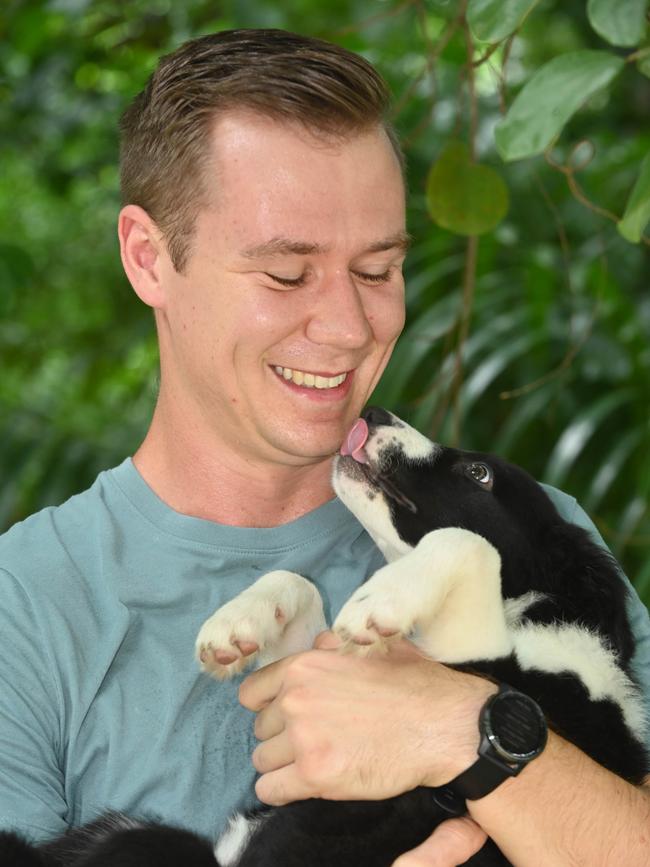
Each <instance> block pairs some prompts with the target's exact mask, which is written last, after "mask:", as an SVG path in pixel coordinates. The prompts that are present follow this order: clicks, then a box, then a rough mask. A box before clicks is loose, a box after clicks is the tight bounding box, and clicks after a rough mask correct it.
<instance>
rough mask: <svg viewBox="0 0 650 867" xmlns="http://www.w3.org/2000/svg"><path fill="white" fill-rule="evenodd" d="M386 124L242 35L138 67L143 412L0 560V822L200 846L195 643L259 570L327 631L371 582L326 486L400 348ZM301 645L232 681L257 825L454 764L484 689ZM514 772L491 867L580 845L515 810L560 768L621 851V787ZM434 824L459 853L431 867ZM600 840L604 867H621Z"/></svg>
mask: <svg viewBox="0 0 650 867" xmlns="http://www.w3.org/2000/svg"><path fill="white" fill-rule="evenodd" d="M386 105H387V99H386V91H385V87H384V85H383V84H382V82H381V80H380V79H379V78H378V76H377V74H376V73H375V71H374V70H373V69H372V68H371V67H370V66H369V65H368V64H367V63H365V61H363V60H362V59H361V58H358V57H356V56H355V55H351V54H349V53H348V52H345V51H343V50H341V49H339V48H337V47H335V46H331V45H328V44H327V43H322V42H319V41H317V40H310V39H305V38H303V37H297V36H294V35H291V34H287V33H283V32H280V31H243V32H232V33H222V34H217V35H215V36H209V37H204V38H202V39H199V40H195V41H193V42H190V43H188V44H187V45H185V46H183V47H181V48H180V49H179V50H178V51H177V52H175V53H174V54H173V55H170V56H169V57H168V58H165V59H163V61H162V62H161V64H160V66H159V67H158V69H157V70H156V72H155V73H154V75H153V76H152V79H151V81H150V82H149V84H148V86H147V88H146V89H145V91H144V92H143V93H142V94H140V95H139V96H138V97H137V98H136V100H135V101H134V103H133V105H132V106H131V107H130V109H129V110H128V111H127V112H126V114H125V116H124V118H123V122H122V132H123V144H122V188H123V195H124V201H125V207H124V208H123V210H122V212H121V214H120V221H119V236H120V246H121V253H122V261H123V263H124V267H125V270H126V273H127V275H128V277H129V280H130V281H131V283H132V285H133V287H134V289H135V291H136V293H137V294H138V296H139V297H140V298H141V299H142V300H143V301H144V302H145V303H146V304H148V305H150V306H151V307H152V308H153V310H154V313H155V318H156V326H157V330H158V336H159V343H160V361H161V381H160V393H159V398H158V402H157V406H156V409H155V412H154V416H153V419H152V423H151V427H150V430H149V432H148V433H147V436H146V438H145V440H144V442H143V444H142V446H141V447H140V449H139V450H138V451H137V452H136V454H135V455H134V457H133V460H132V461H131V460H127V461H125V462H124V463H123V464H122V465H121V466H120V467H117V468H116V469H114V470H111V471H109V472H107V473H103V474H101V475H100V477H99V478H98V480H97V482H96V483H95V485H94V486H93V488H91V489H90V491H88V492H86V493H85V494H82V495H80V496H79V497H76V498H73V499H72V500H71V501H69V502H68V503H67V504H64V505H63V506H62V507H59V508H58V509H50V510H46V511H45V512H42V513H40V514H39V515H37V516H34V517H33V518H32V519H30V520H28V521H26V522H24V523H23V524H22V525H19V526H17V527H15V528H14V529H13V530H12V531H10V532H9V533H8V534H6V536H5V537H4V538H3V540H2V541H1V542H0V566H1V567H2V570H3V571H2V572H1V573H0V575H2V586H1V588H0V589H1V591H2V594H3V606H4V611H3V615H2V616H3V619H4V620H3V623H2V624H1V628H2V634H3V636H4V638H5V642H6V644H5V646H6V647H8V648H11V653H10V654H5V655H4V657H3V659H2V661H1V662H0V767H1V768H2V771H3V774H2V778H1V779H0V816H1V817H2V824H3V825H4V826H5V827H17V828H19V829H20V830H23V831H27V832H29V833H31V834H32V835H33V836H35V837H38V838H44V837H47V836H50V835H52V834H55V833H58V832H60V831H62V830H63V829H64V828H65V827H66V826H67V825H69V824H75V825H76V824H81V823H83V822H85V821H87V820H88V819H91V818H93V817H94V816H95V815H96V814H97V812H99V811H101V810H103V809H105V808H106V807H108V806H112V807H115V808H119V809H121V810H124V811H125V812H127V813H136V814H143V813H145V814H150V813H156V814H158V815H159V816H161V817H162V818H164V819H166V820H168V821H175V822H179V823H181V824H184V825H186V826H187V827H190V828H192V829H195V830H198V831H200V832H202V833H204V834H210V835H214V834H216V833H218V831H219V830H220V829H221V828H222V827H223V823H224V821H225V819H226V818H227V816H228V815H229V814H230V813H231V812H232V811H233V810H234V809H235V807H237V806H241V804H242V803H244V802H249V803H250V802H251V800H252V790H253V784H254V776H255V772H254V769H253V768H252V767H251V764H250V754H251V753H252V752H253V749H254V747H255V741H254V737H253V730H252V728H253V726H252V723H253V719H252V716H251V714H250V712H249V711H246V710H245V709H244V708H242V706H241V705H240V704H239V701H238V688H237V684H216V683H214V682H212V681H210V680H209V679H208V678H206V677H205V676H202V675H200V674H199V672H198V669H197V667H196V665H195V664H194V663H193V661H192V658H191V656H192V649H193V642H194V637H195V635H196V632H197V631H198V628H199V626H200V625H201V623H202V622H203V620H204V619H205V617H206V616H207V614H209V613H211V612H212V611H214V609H215V608H217V607H218V606H219V605H220V604H223V603H224V602H225V601H227V600H228V599H230V598H232V597H233V596H235V595H236V594H237V593H238V592H239V591H240V590H241V589H243V588H244V587H245V586H247V585H248V584H250V583H251V582H252V581H253V580H254V579H255V578H257V577H259V575H261V574H263V573H264V572H266V571H269V570H270V569H274V568H289V569H292V570H295V571H297V572H300V573H303V574H305V575H308V576H309V577H310V578H312V579H313V580H314V582H315V583H316V584H317V585H318V587H319V589H320V590H321V592H322V594H323V596H324V598H325V602H326V608H327V614H328V615H329V616H330V617H332V616H333V615H335V614H336V612H337V611H338V608H339V607H340V606H341V604H342V602H343V601H344V600H345V598H346V597H347V596H348V595H349V594H350V592H351V591H352V589H353V588H354V587H355V586H357V585H358V584H359V583H360V581H362V580H363V579H364V578H365V577H366V576H367V575H368V574H370V573H371V572H372V571H374V569H375V568H376V567H377V566H378V565H379V563H380V557H379V555H378V553H377V552H376V551H375V549H374V547H373V546H372V544H371V543H370V540H369V539H368V537H367V535H366V534H365V533H364V532H363V531H362V530H361V528H360V526H359V525H358V524H356V523H355V522H354V520H352V519H351V517H350V516H349V514H348V513H347V512H346V510H345V509H344V508H343V506H342V505H341V504H340V503H338V502H337V501H334V500H332V492H331V488H330V482H329V475H330V461H331V456H332V454H334V453H335V452H336V451H337V449H338V447H339V445H340V443H341V441H342V440H343V437H344V434H345V433H346V431H347V430H348V429H349V427H350V426H351V424H352V423H353V421H354V420H355V419H356V418H357V416H358V414H359V412H360V410H361V408H362V406H363V404H364V403H365V402H366V400H367V399H368V397H369V395H370V393H371V391H372V389H373V387H374V385H375V384H376V382H377V380H378V378H379V376H380V375H381V373H382V371H383V369H384V367H385V365H386V363H387V361H388V358H389V356H390V353H391V350H392V348H393V346H394V344H395V341H396V339H397V337H398V335H399V333H400V331H401V329H402V326H403V317H404V305H403V280H402V275H401V265H402V262H403V259H404V256H405V252H406V246H407V241H408V238H407V235H406V231H405V224H404V185H403V180H402V172H401V164H400V155H399V150H398V148H397V145H396V143H395V138H394V135H393V133H392V131H391V130H390V127H389V126H388V125H387V124H386V122H385V119H384V117H385V112H386ZM558 498H559V502H560V505H561V507H562V508H563V509H564V510H565V514H567V515H568V516H569V517H570V512H571V510H572V509H574V508H575V505H574V503H573V501H571V500H569V498H564V499H563V498H562V496H561V495H559V494H558ZM567 510H568V511H567ZM639 607H640V603H638V601H637V611H638V610H639ZM640 623H641V626H640V627H639V629H640V634H644V635H647V632H648V627H647V623H646V622H645V621H641V620H640ZM644 629H645V633H644V632H643V630H644ZM320 642H321V649H317V650H314V651H311V652H308V653H305V654H300V655H298V656H297V657H294V658H292V659H291V660H288V661H281V662H280V663H277V664H276V665H274V666H271V667H269V668H268V669H266V670H264V671H260V672H257V673H255V674H254V675H252V676H251V677H250V678H249V679H247V680H246V681H245V683H244V684H243V686H242V691H241V698H242V701H243V703H244V704H245V705H246V706H247V707H248V708H249V709H250V710H252V711H255V712H257V711H259V713H258V715H257V720H256V722H255V726H256V731H257V735H258V736H259V738H260V739H261V740H262V741H263V743H262V744H261V745H260V746H259V747H258V748H257V749H256V750H255V757H254V761H255V765H256V767H257V769H258V770H259V771H261V772H262V774H263V776H262V777H261V778H260V780H259V781H258V783H257V792H258V794H259V796H260V797H261V798H262V799H263V800H267V801H268V802H270V803H279V802H283V801H285V800H289V799H292V798H295V797H305V796H307V795H309V794H322V795H324V796H326V797H335V798H347V797H370V798H374V797H383V796H385V795H387V794H389V792H390V793H393V792H396V791H402V790H404V789H405V788H408V787H410V786H412V785H416V784H417V783H419V782H424V783H430V784H436V783H438V782H444V781H445V775H451V774H452V773H453V772H455V771H457V770H458V769H462V767H463V765H464V764H467V763H469V762H470V761H471V760H472V758H473V756H474V754H475V750H476V742H477V728H476V719H477V713H478V710H479V708H480V706H481V704H482V703H483V701H484V700H485V697H486V696H487V694H488V693H489V692H490V691H491V690H492V689H493V687H492V686H491V685H490V684H487V683H486V682H485V681H483V680H481V679H478V678H472V677H470V676H467V675H460V674H457V673H456V672H452V671H450V670H449V669H446V668H444V667H443V666H440V665H437V664H436V663H433V662H431V661H429V660H424V659H422V658H421V657H420V656H419V655H418V654H417V653H415V652H414V650H413V649H412V648H411V646H410V645H408V644H407V643H406V642H404V643H402V644H401V645H400V646H398V647H397V648H396V649H395V651H394V652H392V653H391V654H390V655H389V656H387V657H386V658H382V659H370V660H365V661H361V660H354V659H351V658H346V657H343V656H340V655H339V654H336V653H332V652H331V651H330V650H329V649H327V648H328V647H329V646H331V644H332V642H333V639H332V637H331V636H329V635H325V636H323V637H322V638H321V640H320ZM646 645H647V639H646ZM646 645H644V647H645V648H646V649H645V651H644V652H646V654H647V646H646ZM645 658H646V659H647V658H648V657H647V656H646V657H645ZM397 708H399V712H396V709H397ZM332 732H336V738H337V741H336V745H334V744H333V741H332V739H331V738H332ZM565 762H566V764H565ZM537 764H538V768H536V769H534V768H533V766H531V768H530V769H527V771H526V773H524V774H522V775H521V780H517V781H515V783H514V784H513V786H509V785H507V784H504V785H503V786H501V787H500V788H499V790H498V791H496V792H495V793H493V794H491V795H490V796H488V797H487V798H485V799H482V801H480V802H476V805H475V806H474V807H473V808H472V815H473V816H474V817H475V818H476V819H477V820H478V822H479V823H480V824H481V825H482V826H483V827H484V828H485V829H486V830H487V831H488V832H489V833H490V834H493V835H494V836H495V838H496V839H497V841H498V842H499V844H500V845H502V846H503V848H504V850H505V851H506V852H510V851H512V852H513V853H514V854H513V858H515V856H516V858H519V860H517V863H522V864H525V863H531V860H530V859H531V856H530V853H529V852H528V851H527V849H526V845H527V844H529V843H531V842H535V844H539V845H542V843H541V842H540V841H538V840H537V837H536V836H534V835H531V834H529V835H528V836H529V840H528V841H526V840H524V841H523V842H522V841H521V840H520V837H521V832H520V829H519V830H517V829H515V830H514V831H513V829H512V827H511V826H512V825H513V823H514V824H516V823H521V824H522V826H525V825H526V824H527V823H528V822H529V821H531V817H533V818H534V820H535V821H536V822H537V820H538V819H539V835H540V836H541V835H542V834H543V833H544V834H545V832H546V831H549V834H550V838H549V839H550V840H551V844H550V845H557V846H558V851H559V850H560V848H559V843H560V842H566V844H567V845H568V846H569V849H570V850H572V851H576V852H579V851H582V848H583V847H585V846H588V845H589V842H590V841H589V839H588V838H589V835H588V834H587V835H585V834H582V833H580V832H579V829H578V830H576V829H575V828H573V831H575V839H573V838H571V839H565V838H566V835H567V833H568V832H567V831H566V829H564V830H563V831H562V840H561V841H560V840H558V836H557V834H556V835H555V836H553V834H552V833H550V829H551V826H552V821H553V816H554V815H555V818H556V819H557V813H555V814H554V813H553V810H554V805H553V804H551V805H550V806H549V805H546V803H545V804H544V806H545V809H544V810H542V809H541V805H540V803H539V793H540V792H542V793H544V795H545V797H546V793H547V792H548V790H549V782H548V780H549V778H550V779H551V781H557V782H558V784H560V783H561V785H562V790H563V791H566V792H569V793H570V792H571V791H572V786H575V785H576V779H575V778H574V772H575V771H574V769H578V770H579V771H580V779H581V780H584V781H585V782H584V783H583V785H585V786H587V787H588V788H589V789H591V788H594V794H593V796H592V795H590V798H592V801H595V802H596V803H597V806H596V807H595V812H594V815H595V816H596V818H597V819H598V818H599V817H600V814H599V812H598V809H599V805H600V800H599V798H602V799H605V798H611V797H612V793H615V794H617V793H619V792H620V793H621V794H620V798H621V802H622V805H623V806H622V807H621V810H620V811H618V812H617V813H616V814H615V816H616V817H618V818H617V821H618V822H620V825H621V827H625V823H634V825H633V827H637V826H638V824H639V822H640V817H641V815H642V813H643V810H644V809H645V808H646V806H647V804H646V802H645V801H644V800H643V797H644V796H643V794H642V793H640V790H638V791H637V790H635V789H633V787H630V786H627V785H625V784H623V783H622V782H621V781H620V780H618V779H617V778H611V779H610V777H611V775H608V774H606V772H603V771H602V769H600V768H598V766H595V765H593V763H591V762H589V760H587V759H586V758H585V757H584V756H582V755H581V754H580V753H578V752H577V751H576V750H574V749H573V748H571V747H570V746H569V745H567V744H564V743H563V742H561V741H560V740H559V739H552V740H551V742H550V744H549V749H548V750H547V751H546V754H545V755H544V756H543V757H541V758H540V759H539V760H537ZM449 778H450V776H446V779H449ZM569 798H570V796H569ZM623 807H624V808H623ZM563 809H565V807H564V805H563ZM610 813H611V808H610ZM504 815H507V816H508V821H507V822H506V821H505V819H504ZM513 817H514V819H513ZM450 829H451V831H452V833H453V832H458V831H459V829H463V830H461V833H460V834H459V835H458V837H457V838H456V839H457V840H458V842H457V844H456V843H454V844H453V845H452V847H451V850H447V854H445V847H446V846H447V843H446V842H445V834H449V830H450ZM465 831H467V832H468V835H467V836H466V835H465ZM629 836H630V835H629V834H628V835H627V837H628V838H629ZM449 839H450V835H449V836H448V837H447V841H448V840H449ZM625 839H626V838H624V840H623V843H622V844H621V845H626V846H627V848H626V849H625V857H623V858H622V859H621V860H619V861H613V862H611V863H626V864H630V865H631V864H634V863H635V861H634V858H635V857H636V850H635V849H634V846H635V845H636V843H637V842H638V841H636V838H635V839H634V840H629V845H627V843H626V842H625ZM481 841H482V832H481V831H480V830H479V829H478V828H477V826H476V825H474V824H472V823H471V822H469V821H465V823H464V824H462V825H459V824H455V825H453V824H452V825H449V826H447V827H446V828H445V826H442V830H441V831H440V832H439V833H438V834H436V835H434V837H433V838H432V840H431V841H430V843H429V844H426V845H427V847H428V848H429V850H431V848H432V847H433V851H429V853H428V854H427V853H425V852H424V851H421V852H420V853H419V854H417V853H413V854H411V855H409V856H405V857H406V858H407V859H410V862H411V863H413V864H417V863H433V864H435V863H449V864H451V863H456V861H454V859H455V858H456V859H460V860H464V859H465V858H466V857H467V854H463V853H468V854H469V852H470V851H472V850H473V849H475V848H477V847H478V846H479V845H480V843H481ZM438 844H439V845H438ZM572 847H573V848H572ZM553 851H555V850H553ZM585 851H588V850H585ZM520 855H521V858H520ZM442 857H444V858H446V859H447V860H446V861H441V860H440V858H442ZM422 859H425V860H422ZM426 859H428V860H426ZM436 859H438V860H436ZM526 859H528V860H526ZM400 861H401V862H402V863H403V864H404V865H407V864H408V863H409V861H408V860H404V859H400ZM549 863H552V857H551V858H550V859H549ZM556 863H557V861H556ZM585 863H592V864H594V863H597V859H596V860H592V861H589V860H588V859H587V860H586V861H585ZM639 863H640V862H639ZM400 867H402V864H400Z"/></svg>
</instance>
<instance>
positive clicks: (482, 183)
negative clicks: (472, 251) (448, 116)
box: [427, 140, 508, 235]
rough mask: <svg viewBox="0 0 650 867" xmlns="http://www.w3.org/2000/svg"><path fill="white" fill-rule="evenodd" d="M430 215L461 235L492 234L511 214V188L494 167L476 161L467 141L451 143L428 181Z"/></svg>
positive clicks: (435, 164) (445, 148)
mask: <svg viewBox="0 0 650 867" xmlns="http://www.w3.org/2000/svg"><path fill="white" fill-rule="evenodd" d="M427 202H428V205H429V213H430V214H431V217H432V219H434V220H435V221H436V223H437V224H438V225H439V226H442V227H443V229H450V230H451V231H452V232H456V233H457V234H459V235H483V234H484V233H485V232H490V231H491V230H492V229H494V228H495V226H497V225H498V224H499V223H500V222H501V220H502V219H503V218H504V216H505V215H506V213H507V211H508V188H507V187H506V185H505V184H504V182H503V181H502V180H501V177H500V176H499V175H498V174H497V172H496V171H495V170H494V169H493V168H491V167H490V166H480V165H476V164H475V163H473V162H472V159H471V156H470V153H469V148H468V147H467V145H466V144H465V143H464V142H459V141H453V140H452V141H450V142H448V144H446V145H445V147H444V148H443V150H442V153H441V154H440V156H439V157H438V159H437V160H436V161H435V162H434V164H433V166H432V167H431V171H430V172H429V177H428V179H427Z"/></svg>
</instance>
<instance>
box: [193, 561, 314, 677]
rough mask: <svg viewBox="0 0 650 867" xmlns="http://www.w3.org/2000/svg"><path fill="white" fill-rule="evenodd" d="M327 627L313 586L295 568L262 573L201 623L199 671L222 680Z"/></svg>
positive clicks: (301, 645) (307, 643)
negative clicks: (291, 570) (200, 669)
mask: <svg viewBox="0 0 650 867" xmlns="http://www.w3.org/2000/svg"><path fill="white" fill-rule="evenodd" d="M325 628H326V624H325V616H324V614H323V602H322V600H321V597H320V594H319V592H318V590H317V589H316V587H315V586H314V585H313V584H312V583H311V582H310V581H307V580H306V579H305V578H303V577H302V576H301V575H297V574H296V573H295V572H286V571H284V570H278V571H275V572H267V574H266V575H263V576H262V577H261V578H259V579H258V580H257V581H256V582H255V583H254V584H252V585H251V586H250V587H248V588H247V589H246V590H244V591H243V592H242V593H240V594H239V595H238V596H235V598H234V599H232V600H231V601H230V602H227V603H226V604H225V605H222V607H221V608H219V609H217V611H215V613H214V614H213V615H212V617H210V618H209V619H208V620H206V621H205V623H204V624H203V626H202V627H201V630H200V632H199V634H198V637H197V639H196V657H197V659H198V660H199V662H200V664H201V668H202V669H203V671H206V672H208V673H209V674H212V675H213V676H214V677H216V678H219V679H224V678H228V677H232V676H233V675H235V674H239V672H241V671H243V669H244V668H247V667H248V666H249V665H251V664H252V663H253V661H255V662H256V663H257V665H258V666H262V665H267V664H268V663H270V662H274V661H275V660H276V659H281V658H282V657H284V656H289V654H291V653H298V652H299V651H301V650H307V649H308V648H310V647H311V646H312V644H313V641H314V638H315V637H316V636H317V635H318V633H319V632H322V631H323V629H325Z"/></svg>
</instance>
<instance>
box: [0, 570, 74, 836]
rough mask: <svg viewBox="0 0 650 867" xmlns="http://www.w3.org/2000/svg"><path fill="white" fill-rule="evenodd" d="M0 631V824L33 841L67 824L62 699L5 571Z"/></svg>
mask: <svg viewBox="0 0 650 867" xmlns="http://www.w3.org/2000/svg"><path fill="white" fill-rule="evenodd" d="M41 614H42V615H43V616H44V617H46V616H47V612H41ZM0 635H1V636H2V653H0V827H1V828H2V829H3V830H16V831H18V832H20V833H22V834H23V835H25V836H27V837H29V838H31V839H32V840H34V841H40V840H44V839H47V838H49V837H53V836H55V835H57V834H60V833H62V832H63V831H65V830H66V827H67V826H66V822H65V820H64V816H65V814H66V804H65V797H64V784H63V772H62V770H61V752H62V751H61V721H60V717H61V713H60V709H61V707H62V702H61V700H60V691H59V688H58V681H57V678H56V676H55V673H54V670H53V665H52V655H51V650H52V649H51V648H49V647H48V646H47V642H46V640H45V636H44V635H43V634H42V630H39V628H38V618H37V617H36V613H35V606H34V604H33V602H32V600H30V599H29V597H28V596H27V595H26V593H25V592H24V590H23V588H22V587H21V586H20V584H19V582H18V581H17V580H16V579H15V578H14V576H13V575H11V574H10V573H9V572H6V571H5V570H4V569H0Z"/></svg>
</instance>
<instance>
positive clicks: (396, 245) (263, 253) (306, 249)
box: [241, 232, 412, 259]
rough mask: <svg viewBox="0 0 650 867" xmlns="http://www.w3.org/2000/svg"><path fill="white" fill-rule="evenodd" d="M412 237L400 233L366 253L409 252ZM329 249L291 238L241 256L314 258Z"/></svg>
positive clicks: (382, 241)
mask: <svg viewBox="0 0 650 867" xmlns="http://www.w3.org/2000/svg"><path fill="white" fill-rule="evenodd" d="M411 240H412V239H411V236H410V235H409V234H408V233H407V232H398V233H397V234H395V235H390V236H389V237H388V238H382V240H380V241H374V242H373V243H372V244H370V245H369V246H368V247H367V248H366V249H365V250H364V253H381V252H382V251H384V250H393V249H398V250H401V251H403V252H404V253H406V252H407V250H408V248H409V247H410V245H411ZM328 250H329V247H327V246H323V245H322V244H311V243H309V242H307V241H292V240H290V239H289V238H282V237H277V238H271V240H270V241H264V242H263V243H262V244H256V245H255V246H253V247H246V249H245V250H242V251H241V255H242V256H244V257H245V258H246V259H268V258H271V257H274V256H291V255H293V256H313V255H316V254H318V253H327V251H328Z"/></svg>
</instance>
